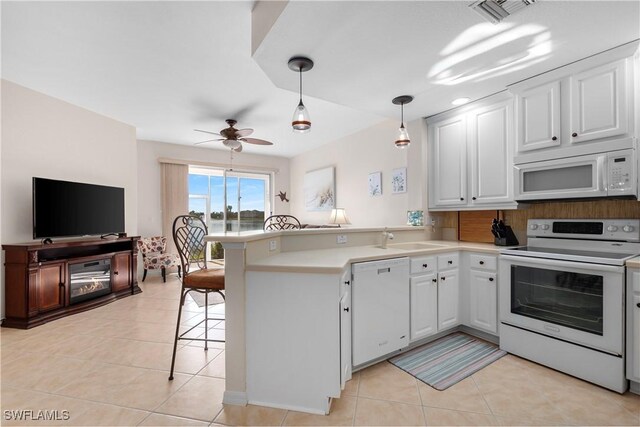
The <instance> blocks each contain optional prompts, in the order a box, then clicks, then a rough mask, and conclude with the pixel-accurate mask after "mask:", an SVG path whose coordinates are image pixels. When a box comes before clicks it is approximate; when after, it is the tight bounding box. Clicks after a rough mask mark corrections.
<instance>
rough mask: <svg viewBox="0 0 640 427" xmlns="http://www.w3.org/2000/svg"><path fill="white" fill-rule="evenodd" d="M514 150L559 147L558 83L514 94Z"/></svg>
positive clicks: (546, 84)
mask: <svg viewBox="0 0 640 427" xmlns="http://www.w3.org/2000/svg"><path fill="white" fill-rule="evenodd" d="M516 110H517V112H516V114H517V118H518V119H517V122H518V130H517V133H518V138H517V143H518V151H519V152H523V151H530V150H537V149H540V148H547V147H555V146H558V145H560V135H561V133H560V131H561V129H560V82H559V81H555V82H551V83H545V84H542V85H539V86H534V87H531V88H526V89H524V90H522V91H520V92H517V93H516Z"/></svg>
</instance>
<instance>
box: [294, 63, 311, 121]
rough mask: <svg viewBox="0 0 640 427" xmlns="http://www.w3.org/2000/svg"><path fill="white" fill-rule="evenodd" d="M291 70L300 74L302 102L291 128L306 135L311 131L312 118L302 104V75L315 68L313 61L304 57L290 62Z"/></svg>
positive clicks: (297, 108) (295, 113)
mask: <svg viewBox="0 0 640 427" xmlns="http://www.w3.org/2000/svg"><path fill="white" fill-rule="evenodd" d="M289 68H290V69H291V70H292V71H296V72H298V73H299V74H300V102H299V103H298V106H297V107H296V109H295V111H294V112H293V119H292V120H291V127H292V128H293V131H294V132H300V133H305V132H309V130H311V118H310V117H309V111H307V108H306V107H305V106H304V103H303V102H302V73H303V72H305V71H309V70H310V69H312V68H313V61H312V60H310V59H309V58H306V57H304V56H294V57H293V58H291V59H290V60H289Z"/></svg>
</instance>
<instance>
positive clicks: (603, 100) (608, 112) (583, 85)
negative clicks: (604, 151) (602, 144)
mask: <svg viewBox="0 0 640 427" xmlns="http://www.w3.org/2000/svg"><path fill="white" fill-rule="evenodd" d="M626 64H627V60H626V59H623V60H620V61H617V62H613V63H611V64H607V65H603V66H600V67H597V68H594V69H591V70H588V71H585V72H582V73H580V74H575V75H573V76H572V77H571V79H570V81H571V83H570V85H571V117H570V125H569V126H570V127H569V129H566V130H565V131H566V132H567V133H568V135H567V138H568V139H567V140H568V141H571V143H580V142H585V141H591V140H593V139H599V138H608V137H612V136H617V135H624V134H625V133H627V128H628V116H627V99H626V95H627V94H626V89H625V87H626V84H625V80H626V69H627V68H626Z"/></svg>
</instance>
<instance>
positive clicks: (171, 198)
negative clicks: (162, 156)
mask: <svg viewBox="0 0 640 427" xmlns="http://www.w3.org/2000/svg"><path fill="white" fill-rule="evenodd" d="M160 175H161V186H162V196H161V197H162V235H163V236H166V237H167V252H172V253H177V250H176V247H175V245H174V244H173V232H172V229H171V227H172V225H173V220H174V219H175V218H176V217H177V216H178V215H186V214H188V213H189V184H188V177H189V166H188V165H178V164H173V163H161V164H160Z"/></svg>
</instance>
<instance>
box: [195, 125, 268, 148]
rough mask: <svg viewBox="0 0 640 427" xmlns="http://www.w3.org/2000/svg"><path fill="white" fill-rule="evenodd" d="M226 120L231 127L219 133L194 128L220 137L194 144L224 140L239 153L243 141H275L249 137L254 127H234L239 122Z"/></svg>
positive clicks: (227, 145)
mask: <svg viewBox="0 0 640 427" xmlns="http://www.w3.org/2000/svg"><path fill="white" fill-rule="evenodd" d="M225 122H227V124H228V125H229V127H228V128H226V129H222V130H221V131H220V132H219V133H216V132H209V131H208V130H200V129H194V130H195V131H196V132H202V133H208V134H210V135H216V136H219V137H220V138H215V139H207V140H206V141H200V142H196V143H195V144H194V145H200V144H204V143H205V142H211V141H222V144H223V145H224V146H225V147H227V148H231V149H232V150H233V151H235V152H236V153H239V152H241V151H242V143H243V142H246V143H249V144H256V145H273V142H269V141H265V140H264V139H257V138H247V136H249V135H251V134H252V133H253V129H236V128H234V126H235V125H236V123H237V122H236V121H235V120H233V119H227V120H225Z"/></svg>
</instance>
